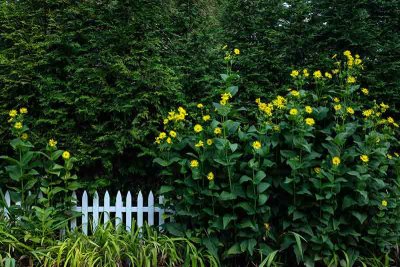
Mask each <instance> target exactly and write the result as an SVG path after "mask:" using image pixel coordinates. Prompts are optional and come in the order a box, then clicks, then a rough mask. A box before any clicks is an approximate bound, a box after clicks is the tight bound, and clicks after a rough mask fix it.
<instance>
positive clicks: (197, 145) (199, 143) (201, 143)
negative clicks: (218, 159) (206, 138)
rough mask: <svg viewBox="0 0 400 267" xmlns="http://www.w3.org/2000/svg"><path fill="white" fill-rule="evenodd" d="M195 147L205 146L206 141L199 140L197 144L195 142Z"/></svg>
mask: <svg viewBox="0 0 400 267" xmlns="http://www.w3.org/2000/svg"><path fill="white" fill-rule="evenodd" d="M195 147H204V143H203V141H201V140H200V141H199V142H197V144H195Z"/></svg>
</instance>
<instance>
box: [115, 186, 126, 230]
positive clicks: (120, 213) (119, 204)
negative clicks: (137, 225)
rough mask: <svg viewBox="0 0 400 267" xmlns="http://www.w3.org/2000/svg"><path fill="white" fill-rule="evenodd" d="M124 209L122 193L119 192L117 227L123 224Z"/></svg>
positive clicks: (116, 211)
mask: <svg viewBox="0 0 400 267" xmlns="http://www.w3.org/2000/svg"><path fill="white" fill-rule="evenodd" d="M123 207H124V205H123V203H122V195H121V192H120V191H118V193H117V201H116V203H115V226H118V225H119V224H121V223H123V217H122V209H123Z"/></svg>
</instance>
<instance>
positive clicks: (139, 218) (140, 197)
mask: <svg viewBox="0 0 400 267" xmlns="http://www.w3.org/2000/svg"><path fill="white" fill-rule="evenodd" d="M137 226H138V227H142V226H143V195H142V191H139V195H138V198H137Z"/></svg>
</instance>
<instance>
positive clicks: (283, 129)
mask: <svg viewBox="0 0 400 267" xmlns="http://www.w3.org/2000/svg"><path fill="white" fill-rule="evenodd" d="M238 54H239V53H237V51H236V50H235V51H233V52H231V53H229V52H228V53H227V55H226V57H225V60H226V62H227V67H228V68H227V72H226V73H225V74H222V75H221V78H222V80H223V83H222V86H221V88H219V89H218V90H219V93H220V97H219V99H218V101H217V102H214V103H210V104H208V103H207V104H206V103H193V104H192V105H191V106H189V107H185V108H184V107H179V108H178V109H176V110H171V112H170V113H169V114H168V116H167V117H166V118H165V119H164V121H163V127H164V129H163V131H162V132H161V133H160V134H159V135H158V137H157V138H156V141H155V142H156V143H157V144H158V145H159V148H160V155H159V157H157V158H156V159H155V160H154V161H155V162H156V163H158V164H159V165H161V166H162V167H164V171H163V173H162V174H163V175H164V176H165V184H166V185H165V186H163V187H162V188H161V190H160V192H161V194H164V195H165V196H166V201H167V202H166V207H168V208H169V209H172V210H173V211H174V213H173V214H172V215H171V216H173V218H174V222H172V223H169V224H167V225H166V229H167V230H168V231H170V233H172V234H174V235H178V236H189V237H193V236H195V237H199V238H200V239H201V242H202V244H203V245H204V246H206V247H207V248H208V249H209V251H210V252H211V253H212V254H213V255H214V256H215V257H216V258H219V260H220V263H221V264H222V265H224V266H242V265H245V264H246V263H248V262H254V263H260V262H263V264H266V263H268V264H270V265H271V264H274V262H281V263H282V264H284V265H285V266H296V265H301V264H304V265H306V266H315V265H317V266H319V265H323V266H339V264H343V263H344V262H348V264H349V266H352V265H353V264H354V263H355V262H358V264H362V263H361V262H362V261H363V259H364V260H365V259H367V258H370V259H372V258H373V257H376V258H379V257H381V256H382V255H386V256H387V257H388V258H390V257H391V260H392V261H394V260H396V255H394V254H393V253H394V252H395V248H396V246H397V243H398V241H399V237H400V235H399V234H400V232H399V230H400V228H399V226H400V224H399V219H400V218H399V216H400V210H399V163H400V157H399V153H400V150H399V141H398V138H397V136H398V132H399V125H398V123H397V122H396V121H395V120H394V119H393V117H394V116H393V115H394V114H392V113H391V110H390V107H389V106H388V105H387V104H385V103H383V102H381V103H378V102H376V101H375V100H374V99H371V98H370V96H369V91H370V90H369V89H367V86H366V85H365V84H361V83H360V82H359V81H361V76H362V72H363V70H364V63H363V60H362V59H361V57H360V56H359V55H352V53H351V52H350V51H345V52H344V53H343V56H340V55H339V56H338V55H334V56H333V57H332V58H331V59H329V60H331V61H332V68H331V69H329V70H324V71H322V70H313V71H311V70H308V69H298V70H297V69H295V70H292V71H291V73H290V75H291V77H292V81H293V82H292V84H290V85H289V86H287V92H288V93H287V94H285V95H277V96H276V97H274V98H273V99H265V98H264V97H263V96H261V95H260V98H257V99H255V102H254V103H243V102H235V98H236V95H237V94H240V92H239V91H238V87H237V86H235V81H236V80H237V79H238V74H237V73H235V72H233V71H232V68H231V66H232V64H233V62H234V60H235V58H236V57H237V56H239V55H238ZM371 90H373V89H371ZM389 256H390V257H389ZM266 257H267V258H266Z"/></svg>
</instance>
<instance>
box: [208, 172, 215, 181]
mask: <svg viewBox="0 0 400 267" xmlns="http://www.w3.org/2000/svg"><path fill="white" fill-rule="evenodd" d="M207 179H208V180H209V181H212V180H214V173H212V172H209V173H208V174H207Z"/></svg>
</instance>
